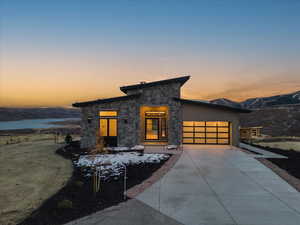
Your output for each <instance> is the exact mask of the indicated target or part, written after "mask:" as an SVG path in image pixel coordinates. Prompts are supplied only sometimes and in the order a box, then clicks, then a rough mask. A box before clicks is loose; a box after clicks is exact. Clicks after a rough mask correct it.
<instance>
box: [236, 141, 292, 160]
mask: <svg viewBox="0 0 300 225" xmlns="http://www.w3.org/2000/svg"><path fill="white" fill-rule="evenodd" d="M240 147H241V148H244V149H247V150H249V151H252V152H256V153H259V155H254V157H255V158H273V159H287V157H286V156H283V155H279V154H276V153H273V152H269V151H266V150H263V149H261V148H257V147H254V146H252V145H248V144H245V143H240Z"/></svg>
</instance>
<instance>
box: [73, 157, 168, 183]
mask: <svg viewBox="0 0 300 225" xmlns="http://www.w3.org/2000/svg"><path fill="white" fill-rule="evenodd" d="M169 157H170V156H169V155H168V154H144V155H142V156H140V155H139V154H138V153H135V152H130V153H118V154H104V155H82V156H80V158H79V159H78V161H77V162H74V164H75V166H77V167H83V168H85V167H86V168H85V171H86V173H85V176H91V167H96V169H98V170H101V178H104V180H107V179H109V178H113V177H118V176H121V175H122V173H123V171H124V166H128V165H140V164H146V163H160V162H161V161H165V160H167V159H168V158H169ZM103 164H104V165H103Z"/></svg>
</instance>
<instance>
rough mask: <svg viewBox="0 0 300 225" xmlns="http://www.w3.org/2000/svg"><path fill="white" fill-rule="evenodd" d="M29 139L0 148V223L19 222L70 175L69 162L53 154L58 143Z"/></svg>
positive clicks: (63, 183)
mask: <svg viewBox="0 0 300 225" xmlns="http://www.w3.org/2000/svg"><path fill="white" fill-rule="evenodd" d="M46 137H47V136H45V137H43V138H46ZM33 140H34V142H33V141H27V142H23V143H19V144H11V145H2V146H1V148H0V183H1V185H0V199H1V201H0V224H1V225H6V224H10V225H14V224H16V223H18V222H20V220H22V219H24V218H25V217H26V216H28V215H29V214H30V213H31V212H32V211H33V210H34V209H36V208H37V207H38V206H39V205H41V203H42V202H43V201H44V200H46V199H48V198H49V197H50V196H51V195H53V194H55V193H56V192H57V191H58V190H59V189H60V188H61V187H63V186H64V185H65V183H66V182H67V180H68V179H69V178H70V177H71V174H72V164H71V162H70V161H69V160H66V159H64V158H62V157H61V156H59V155H57V154H55V150H56V149H57V148H58V147H59V145H58V144H54V141H53V140H43V141H37V140H36V139H35V137H34V139H33Z"/></svg>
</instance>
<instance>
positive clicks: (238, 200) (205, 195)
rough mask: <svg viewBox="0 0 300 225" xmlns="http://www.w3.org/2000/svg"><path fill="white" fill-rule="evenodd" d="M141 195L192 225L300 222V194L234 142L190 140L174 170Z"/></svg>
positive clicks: (284, 224)
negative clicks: (210, 143)
mask: <svg viewBox="0 0 300 225" xmlns="http://www.w3.org/2000/svg"><path fill="white" fill-rule="evenodd" d="M234 149H235V150H234ZM137 199H138V200H140V201H141V202H143V203H145V204H147V205H149V206H150V207H152V208H153V209H155V210H157V211H159V212H161V213H162V214H164V215H166V216H168V217H170V218H173V219H174V220H176V221H178V222H179V223H182V224H187V225H194V224H195V225H234V224H235V225H237V224H238V225H299V224H300V194H299V193H298V192H297V191H296V190H295V189H294V188H293V187H291V186H290V185H289V184H287V183H286V182H285V181H284V180H282V179H281V178H280V177H278V176H277V175H276V174H274V173H273V172H272V171H271V170H270V169H269V168H267V167H265V166H264V165H262V164H261V163H260V162H258V161H257V160H256V159H254V158H253V156H251V155H248V154H246V153H244V152H241V151H239V150H236V148H231V147H229V146H228V147H219V146H195V145H194V146H185V147H184V151H183V154H182V155H181V158H180V159H179V160H178V162H177V163H176V165H175V166H174V167H173V168H172V169H171V171H169V172H168V173H167V174H166V175H165V176H164V177H163V178H162V179H161V180H160V181H158V182H157V183H155V184H154V185H152V186H151V187H150V188H148V189H147V190H146V191H145V192H143V193H142V194H140V195H139V196H137ZM133 224H143V223H139V221H135V223H133Z"/></svg>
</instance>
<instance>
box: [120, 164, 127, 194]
mask: <svg viewBox="0 0 300 225" xmlns="http://www.w3.org/2000/svg"><path fill="white" fill-rule="evenodd" d="M121 165H122V166H123V167H124V192H123V197H124V200H126V177H127V169H126V165H125V164H121Z"/></svg>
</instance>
